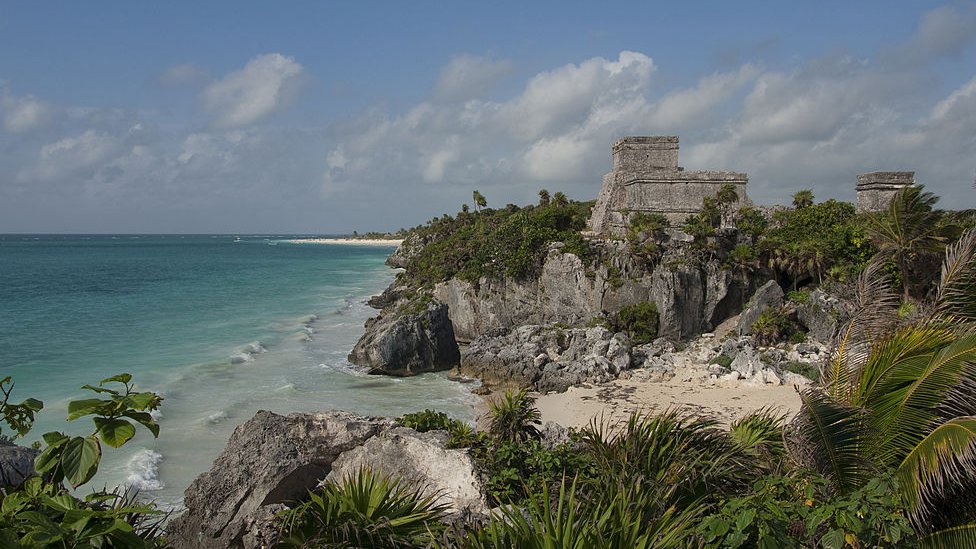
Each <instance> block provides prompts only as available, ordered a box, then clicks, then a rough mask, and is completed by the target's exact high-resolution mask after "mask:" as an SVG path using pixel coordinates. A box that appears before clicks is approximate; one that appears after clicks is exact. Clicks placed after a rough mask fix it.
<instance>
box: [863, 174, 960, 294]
mask: <svg viewBox="0 0 976 549" xmlns="http://www.w3.org/2000/svg"><path fill="white" fill-rule="evenodd" d="M938 201H939V198H938V197H937V196H935V195H934V194H932V193H930V192H925V186H924V185H915V186H911V187H905V188H903V189H902V190H900V191H898V194H896V195H895V196H894V198H893V199H892V200H891V204H890V205H889V206H888V210H887V211H886V212H884V213H871V214H868V218H867V221H868V223H867V231H868V234H869V235H870V237H871V239H872V240H873V241H874V242H875V244H877V246H878V248H879V249H880V253H882V254H885V255H886V256H887V257H890V258H891V260H892V261H894V262H895V265H897V266H898V272H899V274H900V276H901V284H902V299H903V300H904V301H907V300H908V299H909V296H910V294H909V292H910V289H911V284H910V283H909V277H910V276H911V267H912V266H913V265H914V264H916V263H917V262H918V260H919V259H920V258H922V257H923V256H926V255H931V254H934V253H939V252H941V251H942V250H943V249H944V248H945V245H946V238H945V236H943V235H942V234H940V232H939V226H938V223H937V222H938V220H939V217H940V214H939V213H938V212H935V211H933V210H932V207H933V206H934V205H935V203H936V202H938Z"/></svg>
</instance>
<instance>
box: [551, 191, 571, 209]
mask: <svg viewBox="0 0 976 549" xmlns="http://www.w3.org/2000/svg"><path fill="white" fill-rule="evenodd" d="M552 203H553V204H555V205H556V206H565V205H567V204H569V199H568V198H566V195H565V194H563V193H561V192H556V194H554V195H552Z"/></svg>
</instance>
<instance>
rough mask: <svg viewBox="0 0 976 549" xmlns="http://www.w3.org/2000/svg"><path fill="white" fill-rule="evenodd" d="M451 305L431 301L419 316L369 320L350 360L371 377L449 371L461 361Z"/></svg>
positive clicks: (380, 317) (384, 317)
mask: <svg viewBox="0 0 976 549" xmlns="http://www.w3.org/2000/svg"><path fill="white" fill-rule="evenodd" d="M447 312H448V308H447V305H443V304H441V303H438V302H436V301H431V302H430V303H428V304H427V307H426V308H425V309H424V310H423V311H420V312H419V313H416V314H404V315H401V314H395V313H393V314H385V315H380V316H378V317H376V318H371V319H370V320H368V321H366V333H364V334H363V336H362V337H361V338H360V339H359V341H358V342H357V343H356V346H355V347H354V348H353V350H352V352H351V353H350V354H349V361H350V362H352V363H353V364H358V365H360V366H366V367H368V368H370V373H371V374H386V375H393V376H411V375H415V374H419V373H422V372H436V371H440V370H449V369H451V368H453V367H454V366H457V364H458V362H459V361H460V359H461V352H460V350H459V349H458V345H457V341H455V340H454V329H453V327H452V325H451V320H450V318H448V314H447Z"/></svg>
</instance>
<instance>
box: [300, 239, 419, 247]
mask: <svg viewBox="0 0 976 549" xmlns="http://www.w3.org/2000/svg"><path fill="white" fill-rule="evenodd" d="M282 242H287V243H289V244H341V245H344V246H399V245H400V243H401V242H403V240H402V239H400V240H397V239H389V240H387V239H378V238H294V239H290V240H282Z"/></svg>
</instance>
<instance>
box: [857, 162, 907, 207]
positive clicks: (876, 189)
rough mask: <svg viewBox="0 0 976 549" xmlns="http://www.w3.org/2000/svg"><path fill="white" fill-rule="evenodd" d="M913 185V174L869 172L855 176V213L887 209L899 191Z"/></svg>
mask: <svg viewBox="0 0 976 549" xmlns="http://www.w3.org/2000/svg"><path fill="white" fill-rule="evenodd" d="M914 184H915V172H870V173H862V174H861V175H859V176H857V211H858V212H879V211H883V210H886V209H888V205H889V204H891V199H892V198H894V197H895V195H896V194H898V191H900V190H901V189H903V188H905V187H908V186H911V185H914Z"/></svg>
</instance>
